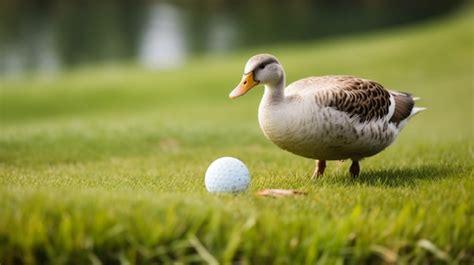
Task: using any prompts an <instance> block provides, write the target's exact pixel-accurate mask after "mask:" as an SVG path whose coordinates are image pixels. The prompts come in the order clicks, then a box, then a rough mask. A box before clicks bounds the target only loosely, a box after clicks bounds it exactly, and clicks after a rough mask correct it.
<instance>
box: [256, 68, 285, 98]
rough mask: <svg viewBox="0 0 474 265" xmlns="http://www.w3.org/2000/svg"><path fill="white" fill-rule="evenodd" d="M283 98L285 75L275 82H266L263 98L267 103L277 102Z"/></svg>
mask: <svg viewBox="0 0 474 265" xmlns="http://www.w3.org/2000/svg"><path fill="white" fill-rule="evenodd" d="M284 99H285V76H284V75H283V76H282V78H281V79H280V81H279V82H277V83H275V84H266V85H265V92H264V93H263V99H262V100H264V101H266V102H267V103H270V104H277V103H280V102H282V101H283V100H284Z"/></svg>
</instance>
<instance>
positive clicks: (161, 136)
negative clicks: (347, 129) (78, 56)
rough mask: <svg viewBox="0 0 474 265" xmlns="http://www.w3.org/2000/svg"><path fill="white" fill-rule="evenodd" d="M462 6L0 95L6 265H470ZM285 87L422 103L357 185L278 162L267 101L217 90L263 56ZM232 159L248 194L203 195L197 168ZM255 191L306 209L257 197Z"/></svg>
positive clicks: (17, 87) (1, 256) (2, 259)
mask: <svg viewBox="0 0 474 265" xmlns="http://www.w3.org/2000/svg"><path fill="white" fill-rule="evenodd" d="M473 14H474V11H473V9H472V8H467V10H466V11H463V12H459V13H458V14H456V15H452V16H450V17H447V18H442V19H439V20H437V21H432V22H429V23H424V24H420V25H414V26H411V27H407V28H403V29H392V30H389V31H385V32H375V33H369V34H366V35H358V36H348V37H344V38H338V39H330V40H326V41H320V42H313V43H302V44H289V45H286V46H272V47H267V48H265V49H263V48H262V49H255V50H247V51H242V52H239V53H235V54H232V55H228V56H223V57H213V58H196V59H194V60H193V61H192V62H191V63H190V64H189V65H188V66H186V67H185V68H183V69H179V70H173V71H166V72H152V71H146V70H143V69H139V68H137V67H134V66H122V67H115V68H112V69H105V68H100V67H99V68H87V69H81V70H77V71H74V72H70V73H66V74H64V75H61V76H60V77H57V78H55V79H53V80H41V79H35V78H29V79H28V80H22V81H5V80H4V81H2V83H1V84H0V85H1V88H0V93H1V94H0V100H1V101H0V114H1V124H0V126H1V127H0V264H19V263H25V264H34V263H54V264H68V263H69V264H70V263H77V264H80V263H93V264H99V263H106V264H114V263H117V264H118V263H123V264H128V263H131V264H134V263H143V264H152V263H156V264H163V263H173V262H175V261H179V262H181V263H215V262H219V263H233V262H235V263H243V264H247V263H249V264H250V263H251V264H270V263H274V264H302V263H307V264H334V263H338V264H342V263H348V264H360V263H399V264H405V263H414V264H417V263H421V264H432V263H441V264H444V263H448V264H472V263H473V262H474V207H473V201H474V174H473V162H472V161H473V154H474V152H473V150H474V148H473V109H472V105H473V89H474V79H473V73H474V69H473V61H472V60H473V58H474V57H473V56H474V52H473V47H474V30H473V26H472V25H473V19H472V18H473ZM263 51H264V52H270V53H273V54H275V55H277V56H278V57H279V59H280V60H281V62H282V63H283V65H284V67H285V68H286V72H287V80H288V81H289V82H291V81H294V80H297V79H299V78H302V77H306V76H310V75H323V74H353V75H358V76H362V77H366V78H371V79H374V80H378V81H379V82H381V83H382V84H384V85H385V86H386V87H388V88H391V89H395V90H401V91H409V92H412V93H414V94H415V95H416V96H420V97H421V98H422V100H421V101H419V103H418V105H420V106H425V107H428V110H427V111H425V112H423V113H422V114H420V115H419V116H417V117H415V118H414V119H413V120H412V121H410V123H409V124H408V125H407V127H406V128H405V129H404V131H403V132H402V134H401V135H400V137H399V139H398V140H397V142H396V143H395V144H394V145H393V146H391V147H390V148H388V149H387V150H386V151H384V152H382V153H381V154H379V155H377V156H375V157H372V158H368V159H366V160H364V161H363V162H362V164H361V167H362V175H361V176H360V177H359V178H358V179H355V180H352V179H350V177H349V175H348V172H347V170H348V167H349V164H348V163H347V162H346V163H343V162H330V163H329V164H328V169H327V174H326V175H325V176H324V177H323V178H322V179H320V180H318V181H311V180H310V174H311V173H312V170H313V166H314V162H313V161H311V160H307V159H304V158H300V157H297V156H294V155H292V154H289V153H286V152H284V151H281V150H279V149H278V148H276V147H275V146H273V145H272V144H271V143H270V142H269V141H267V140H266V139H265V138H264V136H263V134H262V133H261V132H260V129H259V127H258V122H257V115H256V113H257V107H258V101H259V98H260V97H261V95H262V91H261V89H258V88H257V89H254V91H252V92H251V93H249V94H248V95H246V96H245V97H242V98H239V99H238V100H232V101H231V100H229V99H228V98H227V95H228V93H229V91H230V90H231V89H232V88H233V87H234V86H235V85H236V84H237V82H238V81H239V80H240V77H241V73H242V69H243V65H244V63H245V62H246V60H247V59H248V57H250V56H251V55H253V54H255V53H257V52H263ZM221 156H235V157H238V158H240V159H242V160H243V161H244V162H245V163H246V164H247V165H248V167H249V169H250V171H251V174H252V183H251V187H250V189H249V191H248V192H245V193H243V194H239V195H213V194H208V193H207V192H206V191H205V188H204V185H203V176H204V172H205V170H206V168H207V166H208V165H209V164H210V162H211V161H213V160H214V159H216V158H218V157H221ZM263 188H286V189H302V190H305V191H307V192H308V195H307V196H304V197H297V198H286V199H270V198H260V197H257V196H255V195H254V193H255V192H256V191H258V190H260V189H263Z"/></svg>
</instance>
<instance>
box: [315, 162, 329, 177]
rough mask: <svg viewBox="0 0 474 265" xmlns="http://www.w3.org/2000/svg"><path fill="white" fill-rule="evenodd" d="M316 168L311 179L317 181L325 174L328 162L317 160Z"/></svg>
mask: <svg viewBox="0 0 474 265" xmlns="http://www.w3.org/2000/svg"><path fill="white" fill-rule="evenodd" d="M315 162H316V168H315V169H314V173H313V176H312V177H311V179H316V178H318V177H320V176H322V175H323V174H324V170H325V169H326V160H316V161H315Z"/></svg>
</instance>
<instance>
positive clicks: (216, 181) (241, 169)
mask: <svg viewBox="0 0 474 265" xmlns="http://www.w3.org/2000/svg"><path fill="white" fill-rule="evenodd" d="M249 183H250V173H249V170H248V169H247V167H246V166H245V164H244V163H243V162H242V161H240V160H238V159H237V158H233V157H221V158H219V159H217V160H215V161H214V162H212V163H211V165H209V167H208V168H207V171H206V176H205V178H204V184H205V185H206V189H207V191H209V192H241V191H244V190H246V189H247V187H248V186H249Z"/></svg>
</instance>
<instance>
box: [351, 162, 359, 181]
mask: <svg viewBox="0 0 474 265" xmlns="http://www.w3.org/2000/svg"><path fill="white" fill-rule="evenodd" d="M349 172H350V173H351V176H352V177H353V178H356V177H357V176H359V172H360V167H359V161H357V160H352V165H351V167H350V169H349Z"/></svg>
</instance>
